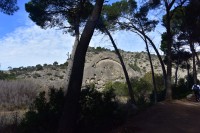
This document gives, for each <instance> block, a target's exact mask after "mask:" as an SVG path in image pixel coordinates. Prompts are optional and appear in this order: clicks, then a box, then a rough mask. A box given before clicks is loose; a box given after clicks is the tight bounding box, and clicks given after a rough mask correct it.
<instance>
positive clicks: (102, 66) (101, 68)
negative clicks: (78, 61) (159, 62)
mask: <svg viewBox="0 0 200 133" xmlns="http://www.w3.org/2000/svg"><path fill="white" fill-rule="evenodd" d="M86 60H88V59H86ZM90 60H91V61H90V62H88V63H86V65H85V70H84V77H83V86H85V85H88V84H91V83H94V84H95V86H96V87H97V88H99V89H101V88H103V87H104V85H105V83H106V82H108V81H124V72H123V70H122V67H121V64H120V63H119V60H118V58H117V56H116V54H115V53H113V52H102V53H100V54H97V55H95V56H93V57H92V58H91V57H90ZM126 68H127V71H128V73H129V76H130V77H135V76H139V73H138V72H135V71H133V69H132V68H130V67H129V66H128V65H126Z"/></svg>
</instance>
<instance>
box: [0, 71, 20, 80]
mask: <svg viewBox="0 0 200 133" xmlns="http://www.w3.org/2000/svg"><path fill="white" fill-rule="evenodd" d="M15 78H16V75H15V74H14V73H11V74H8V73H5V72H3V71H0V80H11V79H15Z"/></svg>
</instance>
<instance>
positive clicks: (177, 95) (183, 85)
mask: <svg viewBox="0 0 200 133" xmlns="http://www.w3.org/2000/svg"><path fill="white" fill-rule="evenodd" d="M191 92H192V90H191V87H188V86H187V82H185V80H184V79H183V78H181V79H179V81H178V85H177V86H175V85H173V86H172V97H173V99H182V98H185V97H186V96H187V95H188V94H190V93H191Z"/></svg>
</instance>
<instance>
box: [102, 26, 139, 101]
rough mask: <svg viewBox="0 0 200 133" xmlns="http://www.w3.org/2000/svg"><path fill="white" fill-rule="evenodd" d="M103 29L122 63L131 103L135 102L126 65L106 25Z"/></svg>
mask: <svg viewBox="0 0 200 133" xmlns="http://www.w3.org/2000/svg"><path fill="white" fill-rule="evenodd" d="M104 30H105V32H106V34H107V35H108V36H109V38H110V40H111V42H112V44H113V47H114V49H115V53H116V54H117V56H118V58H119V60H120V63H121V65H122V69H123V71H124V75H125V78H126V83H127V85H128V91H129V95H130V99H131V103H132V104H135V98H134V94H133V89H132V86H131V82H130V79H129V76H128V72H127V70H126V66H125V64H124V62H123V59H122V56H121V54H120V52H119V50H118V48H117V45H116V44H115V41H114V40H113V38H112V36H111V34H110V32H109V31H108V29H107V28H106V27H104Z"/></svg>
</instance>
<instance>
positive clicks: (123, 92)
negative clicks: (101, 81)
mask: <svg viewBox="0 0 200 133" xmlns="http://www.w3.org/2000/svg"><path fill="white" fill-rule="evenodd" d="M105 90H113V91H114V94H115V95H117V96H128V95H129V94H128V87H127V85H126V83H123V82H114V83H112V82H108V83H107V84H106V85H105Z"/></svg>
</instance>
